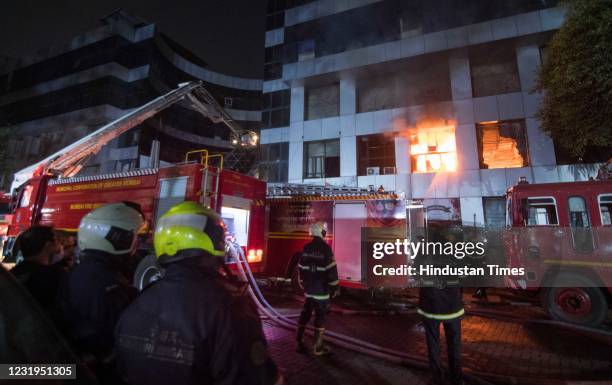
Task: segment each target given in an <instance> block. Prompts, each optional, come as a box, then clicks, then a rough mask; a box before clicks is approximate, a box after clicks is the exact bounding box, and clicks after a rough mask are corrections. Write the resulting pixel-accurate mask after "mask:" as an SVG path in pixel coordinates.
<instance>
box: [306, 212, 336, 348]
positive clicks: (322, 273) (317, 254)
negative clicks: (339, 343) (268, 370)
mask: <svg viewBox="0 0 612 385" xmlns="http://www.w3.org/2000/svg"><path fill="white" fill-rule="evenodd" d="M326 234H327V224H326V223H325V222H315V223H313V224H312V225H311V226H310V235H312V241H310V242H309V243H307V244H306V245H305V246H304V250H303V251H302V254H301V255H300V260H299V263H298V268H299V272H300V281H301V282H302V285H303V287H304V295H305V296H306V300H305V302H304V308H303V309H302V313H301V314H300V320H299V324H298V329H297V336H296V340H297V347H296V350H297V351H298V352H304V351H305V346H304V342H303V338H304V331H305V330H306V325H307V324H308V321H310V317H311V315H312V312H313V310H314V313H315V320H314V325H315V343H314V346H313V353H314V355H317V356H320V355H325V354H328V353H329V352H330V348H329V347H328V346H327V345H326V344H325V343H324V342H323V334H324V332H325V328H324V323H325V313H326V311H327V303H328V301H329V298H330V295H331V296H335V295H336V294H337V292H338V291H337V290H338V269H337V267H336V261H335V260H334V254H333V252H332V250H331V247H329V245H328V244H327V243H326V242H325V235H326Z"/></svg>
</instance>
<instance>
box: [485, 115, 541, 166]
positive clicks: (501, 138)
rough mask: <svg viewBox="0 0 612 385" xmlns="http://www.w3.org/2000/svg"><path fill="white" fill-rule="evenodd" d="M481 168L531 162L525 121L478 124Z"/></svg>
mask: <svg viewBox="0 0 612 385" xmlns="http://www.w3.org/2000/svg"><path fill="white" fill-rule="evenodd" d="M476 131H477V136H478V150H479V154H480V168H509V167H524V166H527V165H528V164H529V162H528V156H527V135H526V133H525V121H524V120H513V121H505V122H488V123H480V124H477V125H476Z"/></svg>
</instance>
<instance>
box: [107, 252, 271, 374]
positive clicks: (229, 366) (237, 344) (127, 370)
mask: <svg viewBox="0 0 612 385" xmlns="http://www.w3.org/2000/svg"><path fill="white" fill-rule="evenodd" d="M197 262H198V261H190V260H185V261H181V262H176V263H172V264H169V265H168V266H167V270H166V274H165V276H164V278H163V279H161V280H160V281H158V282H156V283H155V284H153V285H152V286H151V287H149V288H147V289H145V290H144V291H143V293H142V294H141V295H140V296H139V297H138V298H137V300H136V301H134V303H133V304H132V305H130V306H129V307H128V308H127V309H126V311H125V312H124V314H123V315H122V317H121V320H120V321H119V324H118V326H117V330H116V335H117V361H118V366H119V371H120V373H121V374H122V375H123V376H124V377H125V378H126V380H127V381H128V383H129V384H168V383H177V384H179V383H180V384H187V385H189V384H201V383H206V384H227V385H229V384H254V385H259V384H271V383H274V380H275V378H276V375H277V372H276V367H275V366H274V364H273V362H272V361H271V360H270V359H269V358H268V356H267V349H266V343H265V338H264V336H263V332H262V329H261V323H260V321H259V315H258V313H257V311H256V309H255V308H254V305H253V303H252V301H250V299H249V298H248V297H247V296H246V295H245V294H244V291H243V290H241V289H240V288H237V287H235V286H234V287H233V288H232V286H231V285H228V283H227V282H225V281H224V279H223V278H221V277H220V276H219V275H218V274H217V273H216V272H215V270H214V269H212V268H210V267H209V268H203V267H202V266H201V265H198V263H197Z"/></svg>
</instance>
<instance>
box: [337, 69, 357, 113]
mask: <svg viewBox="0 0 612 385" xmlns="http://www.w3.org/2000/svg"><path fill="white" fill-rule="evenodd" d="M356 112H357V89H356V86H355V79H354V78H352V77H347V78H344V79H341V80H340V115H351V114H355V113H356Z"/></svg>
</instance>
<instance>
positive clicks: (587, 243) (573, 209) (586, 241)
mask: <svg viewBox="0 0 612 385" xmlns="http://www.w3.org/2000/svg"><path fill="white" fill-rule="evenodd" d="M567 205H568V208H569V220H570V229H571V231H572V244H573V246H574V248H575V249H576V251H578V252H581V253H588V252H591V251H593V249H594V248H595V244H594V242H593V233H592V232H591V223H590V221H589V214H588V212H587V208H586V202H585V200H584V198H583V197H578V196H575V197H570V198H569V199H568V200H567Z"/></svg>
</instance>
